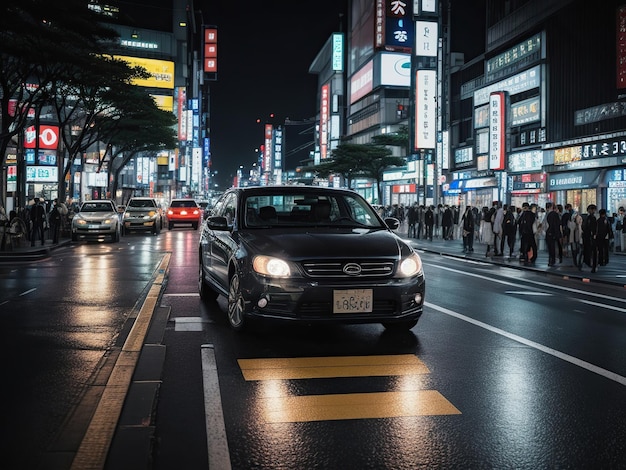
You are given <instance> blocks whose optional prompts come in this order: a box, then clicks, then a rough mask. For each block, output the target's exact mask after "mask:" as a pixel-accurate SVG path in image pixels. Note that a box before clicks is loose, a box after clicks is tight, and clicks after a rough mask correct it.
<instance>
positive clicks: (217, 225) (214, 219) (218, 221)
mask: <svg viewBox="0 0 626 470" xmlns="http://www.w3.org/2000/svg"><path fill="white" fill-rule="evenodd" d="M207 226H208V227H209V228H210V229H211V230H229V228H228V221H227V220H226V217H222V216H218V215H216V216H211V217H209V218H208V219H207Z"/></svg>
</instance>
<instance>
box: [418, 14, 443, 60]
mask: <svg viewBox="0 0 626 470" xmlns="http://www.w3.org/2000/svg"><path fill="white" fill-rule="evenodd" d="M438 42H439V36H438V30H437V22H436V21H416V22H415V51H414V54H415V55H416V56H426V57H437V44H438Z"/></svg>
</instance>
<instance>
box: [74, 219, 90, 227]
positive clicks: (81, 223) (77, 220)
mask: <svg viewBox="0 0 626 470" xmlns="http://www.w3.org/2000/svg"><path fill="white" fill-rule="evenodd" d="M74 220H75V221H76V222H75V223H76V225H85V224H87V221H85V219H81V218H75V219H74Z"/></svg>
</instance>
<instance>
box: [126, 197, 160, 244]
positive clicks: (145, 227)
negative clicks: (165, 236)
mask: <svg viewBox="0 0 626 470" xmlns="http://www.w3.org/2000/svg"><path fill="white" fill-rule="evenodd" d="M123 220H124V222H123V224H124V225H123V233H127V232H133V231H143V232H146V231H148V232H151V233H153V234H155V235H158V234H159V233H160V232H161V229H162V228H163V209H161V204H159V203H158V202H157V200H156V199H154V198H152V197H133V198H131V199H130V200H129V201H128V203H127V204H126V209H125V210H124V217H123Z"/></svg>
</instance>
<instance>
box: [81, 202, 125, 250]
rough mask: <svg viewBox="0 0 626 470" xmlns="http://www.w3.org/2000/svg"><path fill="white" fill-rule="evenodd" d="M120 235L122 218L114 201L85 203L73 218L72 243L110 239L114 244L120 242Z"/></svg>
mask: <svg viewBox="0 0 626 470" xmlns="http://www.w3.org/2000/svg"><path fill="white" fill-rule="evenodd" d="M120 234H121V224H120V218H119V215H118V212H117V207H116V206H115V204H114V203H113V201H109V200H95V201H85V202H83V203H82V205H81V206H80V209H79V210H78V213H77V214H75V215H74V217H73V218H72V241H78V240H79V239H92V240H94V239H97V240H101V239H104V238H106V237H110V238H111V241H112V242H119V241H120Z"/></svg>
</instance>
